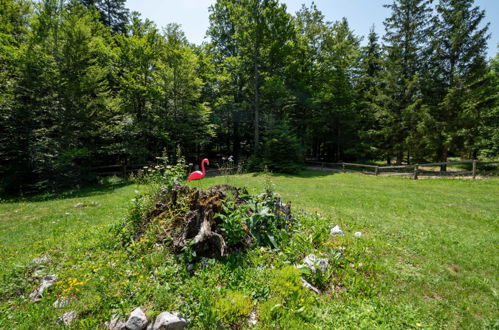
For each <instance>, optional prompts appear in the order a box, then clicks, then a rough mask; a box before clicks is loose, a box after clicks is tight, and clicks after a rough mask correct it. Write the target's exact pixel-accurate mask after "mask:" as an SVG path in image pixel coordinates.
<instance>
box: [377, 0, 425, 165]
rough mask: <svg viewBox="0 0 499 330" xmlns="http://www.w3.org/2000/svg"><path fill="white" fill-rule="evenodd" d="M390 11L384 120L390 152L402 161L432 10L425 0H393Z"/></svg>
mask: <svg viewBox="0 0 499 330" xmlns="http://www.w3.org/2000/svg"><path fill="white" fill-rule="evenodd" d="M386 7H387V8H389V9H391V11H392V14H391V16H390V17H388V18H387V19H386V20H385V22H384V25H385V29H386V34H385V36H384V41H385V52H386V59H385V66H386V72H385V75H384V82H383V89H384V96H383V98H382V99H383V109H382V110H381V112H380V113H379V114H378V116H379V117H380V118H381V119H382V121H383V132H382V133H383V134H384V135H385V136H386V141H387V143H388V145H387V149H388V151H389V152H391V153H392V155H393V154H395V155H396V157H397V163H398V164H400V163H401V162H402V158H403V156H404V153H405V151H407V153H408V156H407V158H408V161H409V160H410V151H411V149H410V146H411V145H412V143H413V139H414V134H415V131H416V125H417V121H418V120H419V118H418V112H419V108H420V107H421V102H422V100H421V89H420V75H421V71H422V69H423V66H424V64H425V56H424V54H425V48H426V47H427V46H426V43H427V40H428V36H429V29H428V22H429V20H430V13H431V9H430V8H429V1H428V0H394V2H393V3H392V4H390V5H386Z"/></svg>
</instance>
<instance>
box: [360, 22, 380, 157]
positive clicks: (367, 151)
mask: <svg viewBox="0 0 499 330" xmlns="http://www.w3.org/2000/svg"><path fill="white" fill-rule="evenodd" d="M382 56H383V54H382V49H381V45H380V44H379V37H378V34H377V33H376V32H375V30H374V25H373V26H372V27H371V30H370V31H369V35H368V37H367V45H366V46H364V47H363V48H362V60H361V62H360V70H359V78H358V84H357V90H358V93H359V100H360V101H359V109H358V115H359V138H360V145H361V148H360V149H361V150H359V156H361V157H362V158H364V159H372V158H375V157H379V156H385V157H386V154H384V153H383V152H382V150H383V148H384V146H385V145H386V141H384V136H383V135H382V134H378V133H379V132H380V130H381V127H380V126H379V122H378V120H377V118H376V114H377V113H378V112H379V95H380V94H381V91H380V84H381V75H382V70H383V69H384V68H383V57H382ZM380 151H381V152H380Z"/></svg>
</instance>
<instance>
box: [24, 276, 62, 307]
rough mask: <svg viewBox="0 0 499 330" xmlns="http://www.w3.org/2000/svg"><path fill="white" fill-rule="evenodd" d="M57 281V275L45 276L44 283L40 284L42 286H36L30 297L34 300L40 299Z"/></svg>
mask: <svg viewBox="0 0 499 330" xmlns="http://www.w3.org/2000/svg"><path fill="white" fill-rule="evenodd" d="M55 281H57V275H47V276H45V277H44V278H43V280H42V284H40V286H39V287H38V288H36V289H35V290H34V291H33V292H31V294H30V295H29V297H30V298H31V299H32V300H33V301H39V300H40V299H41V298H42V296H43V293H44V292H45V290H47V289H48V288H50V287H51V286H52V285H53V284H54V283H55Z"/></svg>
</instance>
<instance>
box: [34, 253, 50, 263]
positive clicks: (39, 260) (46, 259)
mask: <svg viewBox="0 0 499 330" xmlns="http://www.w3.org/2000/svg"><path fill="white" fill-rule="evenodd" d="M47 262H49V257H48V256H46V255H43V256H41V257H38V258H35V259H33V263H35V264H37V265H41V264H45V263H47Z"/></svg>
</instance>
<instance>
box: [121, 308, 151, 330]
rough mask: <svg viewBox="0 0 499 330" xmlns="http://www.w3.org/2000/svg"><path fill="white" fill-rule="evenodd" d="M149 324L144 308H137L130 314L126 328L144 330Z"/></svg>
mask: <svg viewBox="0 0 499 330" xmlns="http://www.w3.org/2000/svg"><path fill="white" fill-rule="evenodd" d="M147 322H148V321H147V317H146V314H144V312H143V311H142V308H140V307H137V308H135V309H134V310H133V312H132V313H131V314H130V317H129V318H128V320H127V321H126V324H125V326H126V328H127V329H129V330H142V329H145V328H146V326H147Z"/></svg>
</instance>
